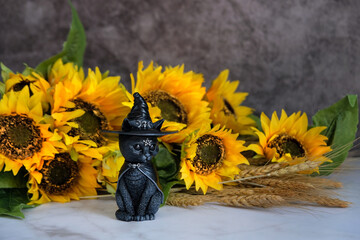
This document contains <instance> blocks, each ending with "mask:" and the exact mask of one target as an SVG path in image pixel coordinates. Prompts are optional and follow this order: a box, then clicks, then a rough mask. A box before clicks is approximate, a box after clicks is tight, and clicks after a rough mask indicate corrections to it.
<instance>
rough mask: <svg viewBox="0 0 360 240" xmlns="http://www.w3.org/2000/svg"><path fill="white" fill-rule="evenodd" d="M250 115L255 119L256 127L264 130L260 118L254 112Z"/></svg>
mask: <svg viewBox="0 0 360 240" xmlns="http://www.w3.org/2000/svg"><path fill="white" fill-rule="evenodd" d="M249 117H250V118H251V119H252V120H254V121H255V124H256V126H255V127H256V128H257V129H259V131H262V127H261V121H260V118H259V117H258V116H256V115H254V114H250V115H249Z"/></svg>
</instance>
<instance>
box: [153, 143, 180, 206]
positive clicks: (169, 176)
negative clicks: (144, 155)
mask: <svg viewBox="0 0 360 240" xmlns="http://www.w3.org/2000/svg"><path fill="white" fill-rule="evenodd" d="M153 164H154V165H155V167H156V169H157V172H158V175H159V182H160V185H161V187H162V191H163V193H164V202H166V199H167V197H168V195H169V192H170V189H171V187H172V186H174V185H175V184H177V183H180V181H179V179H178V172H179V170H178V168H179V167H178V163H177V160H176V156H175V155H173V154H171V153H170V152H169V151H168V149H167V148H166V147H164V146H163V145H161V144H160V145H159V152H158V154H157V155H156V156H155V157H154V158H153Z"/></svg>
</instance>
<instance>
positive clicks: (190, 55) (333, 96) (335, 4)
mask: <svg viewBox="0 0 360 240" xmlns="http://www.w3.org/2000/svg"><path fill="white" fill-rule="evenodd" d="M73 2H74V5H75V7H76V8H77V10H78V12H79V15H80V18H81V19H82V21H83V23H84V26H85V29H86V33H87V38H88V47H87V51H86V59H85V62H84V64H85V66H86V67H94V66H96V65H98V66H100V68H101V69H102V70H110V72H111V73H112V74H114V75H115V74H120V75H121V76H122V79H123V80H125V81H128V80H129V76H128V75H129V73H130V72H135V71H136V68H137V62H138V61H139V60H144V61H145V63H146V64H147V63H149V61H150V60H155V61H156V62H157V63H159V64H161V65H176V64H181V63H185V66H186V69H187V70H195V71H198V72H201V73H203V74H204V76H205V78H206V81H207V86H209V84H210V82H211V80H212V79H213V78H215V77H216V76H217V74H218V73H219V72H220V71H221V70H223V69H225V68H228V69H230V73H231V76H230V77H231V79H233V80H240V81H241V83H240V86H239V90H240V91H247V92H249V93H250V95H249V97H248V99H247V101H246V105H248V106H251V107H253V108H255V109H256V110H257V111H258V112H261V111H264V112H266V113H267V114H270V113H271V112H272V111H273V110H278V111H279V110H281V108H285V109H286V111H288V112H289V113H291V112H293V111H298V110H303V111H305V112H307V113H308V114H309V115H312V114H314V113H315V112H316V111H317V110H318V109H320V108H323V107H326V106H328V105H330V104H331V103H333V102H334V101H336V100H338V99H340V98H341V97H343V96H344V95H345V94H347V93H357V94H359V93H360V80H359V76H360V42H359V39H360V1H357V0H353V1H351V0H342V1H334V0H316V1H313V0H308V1H307V0H302V1H300V0H298V1H297V0H293V1H290V0H289V1H288V0H276V1H268V0H244V1H241V0H229V1H215V0H207V1H190V0H188V1H184V0H171V1H165V0H164V1H155V0H152V1H140V0H136V1H135V0H123V1H115V0H114V1H95V0H92V1H86V0H73ZM0 4H1V5H0V6H2V7H1V8H0V61H2V62H4V63H5V64H6V65H8V66H9V67H11V68H12V69H15V70H21V69H22V63H23V62H26V63H28V64H29V65H31V66H36V64H37V63H39V62H40V61H41V60H43V59H45V58H47V57H49V56H51V55H53V54H55V53H57V52H58V51H60V49H61V46H62V45H61V44H62V42H63V41H64V40H65V38H66V34H67V31H68V27H69V24H70V21H71V14H70V10H69V7H68V5H67V2H66V1H49V0H36V1H35V0H34V1H20V0H12V1H5V0H0Z"/></svg>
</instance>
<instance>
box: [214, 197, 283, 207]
mask: <svg viewBox="0 0 360 240" xmlns="http://www.w3.org/2000/svg"><path fill="white" fill-rule="evenodd" d="M218 202H220V203H222V204H225V205H228V206H234V207H245V208H248V207H262V208H266V207H272V206H280V205H285V204H286V201H285V200H284V199H283V198H282V197H281V196H278V195H272V194H259V195H250V196H229V197H222V198H219V199H218Z"/></svg>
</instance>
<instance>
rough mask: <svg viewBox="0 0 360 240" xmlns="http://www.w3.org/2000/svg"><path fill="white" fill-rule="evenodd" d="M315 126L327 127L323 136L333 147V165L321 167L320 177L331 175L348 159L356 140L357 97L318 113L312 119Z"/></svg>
mask: <svg viewBox="0 0 360 240" xmlns="http://www.w3.org/2000/svg"><path fill="white" fill-rule="evenodd" d="M312 121H313V125H314V127H316V126H326V127H327V129H325V130H324V132H323V133H322V134H324V135H325V136H327V137H328V142H327V144H328V145H329V146H331V147H332V149H333V153H334V155H333V156H334V157H333V158H331V155H330V158H331V159H332V160H333V162H332V163H324V164H322V165H321V166H320V175H329V174H330V173H332V172H333V170H334V169H335V168H337V167H338V166H340V164H341V163H342V162H343V161H344V160H345V159H346V157H347V155H348V152H349V150H350V149H351V147H352V145H353V142H354V140H355V136H356V132H357V125H358V123H359V106H358V99H357V95H347V96H346V97H344V98H343V99H341V100H340V101H338V102H337V103H335V104H333V105H332V106H330V107H328V108H326V109H323V110H320V111H318V112H317V113H316V114H315V115H314V116H313V117H312Z"/></svg>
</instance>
